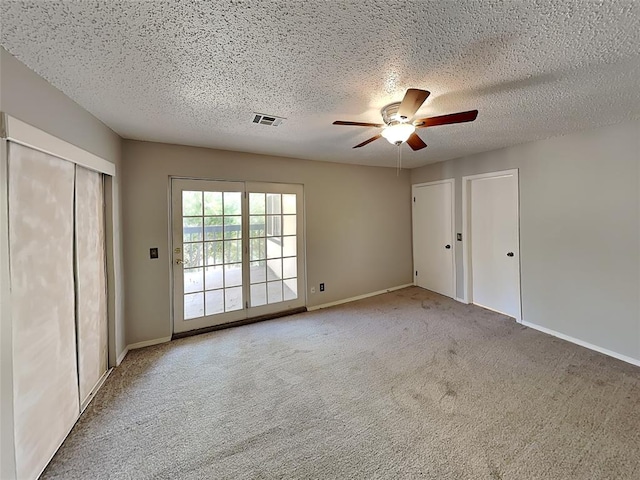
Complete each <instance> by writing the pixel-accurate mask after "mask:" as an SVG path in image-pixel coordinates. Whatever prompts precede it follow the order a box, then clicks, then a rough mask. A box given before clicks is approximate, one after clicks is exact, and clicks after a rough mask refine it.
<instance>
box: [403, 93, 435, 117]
mask: <svg viewBox="0 0 640 480" xmlns="http://www.w3.org/2000/svg"><path fill="white" fill-rule="evenodd" d="M429 95H430V92H427V91H426V90H419V89H417V88H410V89H409V90H407V93H405V94H404V98H403V99H402V103H401V104H400V108H398V115H399V116H400V117H404V119H405V120H406V119H409V118H412V117H413V116H414V115H415V114H416V112H417V111H418V109H419V108H420V107H421V106H422V104H423V103H424V101H425V100H426V99H427V97H428V96H429Z"/></svg>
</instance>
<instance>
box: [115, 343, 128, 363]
mask: <svg viewBox="0 0 640 480" xmlns="http://www.w3.org/2000/svg"><path fill="white" fill-rule="evenodd" d="M127 353H129V347H124V350H123V351H122V353H121V354H120V355H118V358H117V359H116V367H117V366H118V365H120V364H121V363H122V361H123V360H124V357H126V356H127Z"/></svg>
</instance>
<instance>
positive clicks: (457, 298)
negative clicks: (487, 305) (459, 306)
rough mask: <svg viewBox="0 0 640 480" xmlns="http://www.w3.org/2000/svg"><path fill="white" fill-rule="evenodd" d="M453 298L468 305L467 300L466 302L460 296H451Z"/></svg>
mask: <svg viewBox="0 0 640 480" xmlns="http://www.w3.org/2000/svg"><path fill="white" fill-rule="evenodd" d="M453 299H454V300H455V301H456V302H460V303H464V304H465V305H469V302H467V301H466V300H465V299H464V298H460V297H453Z"/></svg>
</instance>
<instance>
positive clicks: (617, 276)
mask: <svg viewBox="0 0 640 480" xmlns="http://www.w3.org/2000/svg"><path fill="white" fill-rule="evenodd" d="M639 139H640V122H635V123H628V124H623V125H618V126H613V127H608V128H602V129H597V130H592V131H585V132H581V133H577V134H573V135H567V136H563V137H557V138H552V139H547V140H543V141H538V142H533V143H529V144H525V145H519V146H515V147H511V148H506V149H502V150H497V151H493V152H487V153H483V154H478V155H472V156H469V157H465V158H459V159H456V160H451V161H448V162H442V163H438V164H434V165H428V166H426V167H422V168H419V169H414V170H412V172H411V183H413V184H415V183H422V182H428V181H433V180H439V179H444V178H455V181H456V231H457V232H462V182H461V178H462V177H463V176H464V175H473V174H478V173H485V172H492V171H498V170H505V169H510V168H518V169H519V175H520V255H521V278H522V280H521V285H522V316H523V320H524V321H526V322H531V323H534V324H536V325H539V326H542V327H545V328H548V329H551V330H554V331H556V332H559V333H562V334H564V335H568V336H571V337H574V338H576V339H578V340H582V341H584V342H587V343H590V344H593V345H596V346H598V347H601V348H604V349H607V350H611V351H613V352H616V353H618V354H622V355H626V356H629V357H632V358H634V359H640V305H639V293H640V221H639V218H640V208H639V185H640V179H639V172H640V170H639V165H640V143H639V142H640V141H639ZM456 264H457V272H456V273H457V283H458V284H457V292H458V296H459V297H462V278H463V276H462V248H461V242H456Z"/></svg>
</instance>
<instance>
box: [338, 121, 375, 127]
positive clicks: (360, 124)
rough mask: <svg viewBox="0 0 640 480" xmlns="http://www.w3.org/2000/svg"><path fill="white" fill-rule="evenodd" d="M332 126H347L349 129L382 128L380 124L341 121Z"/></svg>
mask: <svg viewBox="0 0 640 480" xmlns="http://www.w3.org/2000/svg"><path fill="white" fill-rule="evenodd" d="M333 124H334V125H348V126H351V127H384V124H382V123H365V122H343V121H341V120H336V121H335V122H333Z"/></svg>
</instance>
